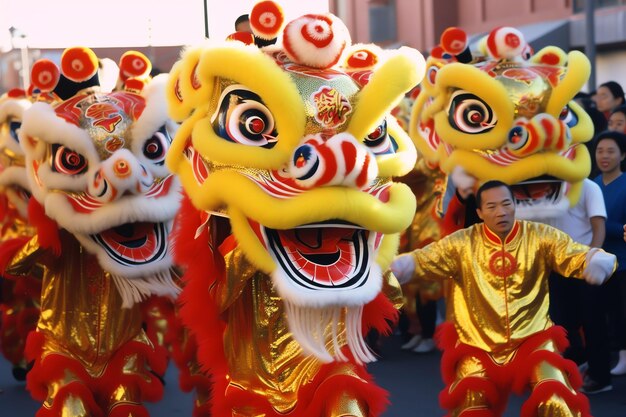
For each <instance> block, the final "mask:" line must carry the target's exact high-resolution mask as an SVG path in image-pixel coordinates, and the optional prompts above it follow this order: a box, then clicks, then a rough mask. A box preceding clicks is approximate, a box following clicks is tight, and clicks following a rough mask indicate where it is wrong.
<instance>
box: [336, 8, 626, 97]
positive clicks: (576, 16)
mask: <svg viewBox="0 0 626 417" xmlns="http://www.w3.org/2000/svg"><path fill="white" fill-rule="evenodd" d="M330 1H331V3H330V9H331V11H332V12H333V13H335V14H336V15H338V16H339V17H341V18H342V19H343V20H344V22H346V24H347V25H348V28H349V29H350V32H351V33H352V38H353V42H364V43H367V42H376V43H379V44H381V45H385V46H389V47H397V46H400V45H406V46H411V47H413V48H416V49H419V50H420V51H422V52H424V53H428V51H429V50H430V49H431V48H432V47H433V46H434V45H436V44H437V43H439V36H440V35H441V33H442V32H443V30H444V29H445V28H447V27H449V26H458V27H460V28H462V29H464V30H465V31H466V32H467V33H468V34H469V35H470V38H471V39H476V38H479V37H480V35H483V34H487V33H488V32H489V31H490V30H491V29H493V28H496V27H498V26H514V27H517V28H518V29H520V30H521V31H522V32H523V33H524V35H525V36H526V38H527V40H528V41H529V42H530V44H531V45H532V46H533V48H535V50H538V49H540V48H542V47H544V46H547V45H556V46H559V47H561V48H562V49H564V50H566V51H568V50H572V49H578V50H581V51H584V46H585V39H586V38H585V36H586V35H585V34H586V28H585V15H584V9H585V1H594V2H595V8H596V12H595V39H596V45H597V51H596V80H597V84H601V83H603V82H605V81H608V80H615V81H618V82H619V83H620V84H622V85H623V86H626V0H330ZM389 22H395V25H394V24H391V25H390V24H389Z"/></svg>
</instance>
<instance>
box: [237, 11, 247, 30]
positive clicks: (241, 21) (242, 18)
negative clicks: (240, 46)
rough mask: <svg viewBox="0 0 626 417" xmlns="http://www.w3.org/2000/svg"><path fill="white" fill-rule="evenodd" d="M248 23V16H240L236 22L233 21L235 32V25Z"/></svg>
mask: <svg viewBox="0 0 626 417" xmlns="http://www.w3.org/2000/svg"><path fill="white" fill-rule="evenodd" d="M249 21H250V16H248V15H247V14H242V15H241V16H239V17H238V18H237V20H235V30H237V25H239V23H243V22H249Z"/></svg>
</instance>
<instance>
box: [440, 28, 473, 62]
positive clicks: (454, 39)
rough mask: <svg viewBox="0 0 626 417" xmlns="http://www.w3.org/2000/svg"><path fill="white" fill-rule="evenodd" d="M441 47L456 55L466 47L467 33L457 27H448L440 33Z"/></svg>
mask: <svg viewBox="0 0 626 417" xmlns="http://www.w3.org/2000/svg"><path fill="white" fill-rule="evenodd" d="M441 47H442V48H443V49H444V50H445V51H446V52H448V53H450V54H452V55H458V54H460V53H461V52H463V51H464V50H465V48H466V47H467V33H465V31H464V30H462V29H459V28H457V27H450V28H447V29H446V30H444V32H443V33H442V34H441Z"/></svg>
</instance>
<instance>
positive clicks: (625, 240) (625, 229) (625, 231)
mask: <svg viewBox="0 0 626 417" xmlns="http://www.w3.org/2000/svg"><path fill="white" fill-rule="evenodd" d="M624 242H626V224H625V225H624Z"/></svg>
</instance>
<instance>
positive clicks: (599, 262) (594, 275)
mask: <svg viewBox="0 0 626 417" xmlns="http://www.w3.org/2000/svg"><path fill="white" fill-rule="evenodd" d="M616 259H617V258H616V257H615V255H613V254H612V253H607V252H605V251H603V250H601V249H598V248H593V249H591V250H590V251H589V252H587V267H586V268H585V270H584V271H583V278H585V281H587V282H588V283H589V284H592V285H601V284H603V283H604V281H606V280H607V279H608V278H609V277H610V276H611V274H612V273H613V267H614V266H615V261H616Z"/></svg>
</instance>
